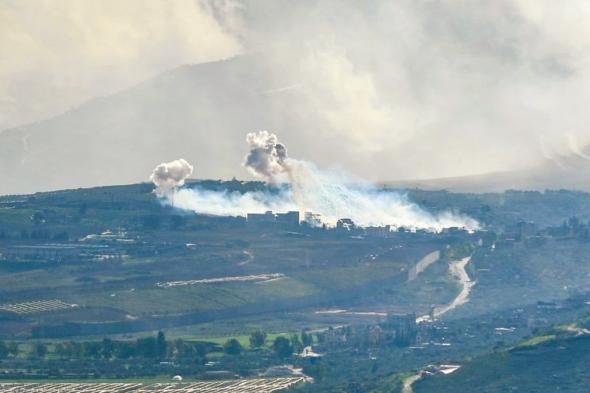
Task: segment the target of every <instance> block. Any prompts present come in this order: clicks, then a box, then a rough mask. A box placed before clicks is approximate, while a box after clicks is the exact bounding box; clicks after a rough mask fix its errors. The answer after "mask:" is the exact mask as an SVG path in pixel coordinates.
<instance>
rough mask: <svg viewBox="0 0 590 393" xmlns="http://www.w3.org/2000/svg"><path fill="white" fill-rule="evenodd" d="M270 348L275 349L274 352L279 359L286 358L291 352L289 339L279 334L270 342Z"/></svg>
mask: <svg viewBox="0 0 590 393" xmlns="http://www.w3.org/2000/svg"><path fill="white" fill-rule="evenodd" d="M272 348H273V350H274V351H275V354H276V355H277V356H278V357H279V358H281V359H285V358H288V357H289V356H291V355H292V354H293V347H292V346H291V341H289V339H288V338H287V337H283V336H279V337H277V338H275V341H274V342H273V343H272Z"/></svg>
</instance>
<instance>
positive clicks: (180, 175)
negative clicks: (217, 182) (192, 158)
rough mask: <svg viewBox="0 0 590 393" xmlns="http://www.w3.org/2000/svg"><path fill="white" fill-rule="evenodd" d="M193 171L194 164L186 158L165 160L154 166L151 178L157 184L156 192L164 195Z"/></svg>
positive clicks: (179, 185)
mask: <svg viewBox="0 0 590 393" xmlns="http://www.w3.org/2000/svg"><path fill="white" fill-rule="evenodd" d="M192 173H193V166H192V165H191V164H189V163H188V162H187V161H186V160H184V159H182V158H181V159H179V160H174V161H170V162H163V163H161V164H160V165H158V166H157V167H155V168H154V171H153V172H152V175H151V176H150V180H151V181H152V183H154V184H155V185H156V190H155V191H156V194H158V195H159V196H164V195H167V194H169V193H170V192H171V191H172V190H174V189H176V188H177V187H181V186H183V185H184V181H185V180H186V179H187V178H188V177H189V176H190V175H191V174H192Z"/></svg>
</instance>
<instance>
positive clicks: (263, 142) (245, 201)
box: [174, 131, 479, 232]
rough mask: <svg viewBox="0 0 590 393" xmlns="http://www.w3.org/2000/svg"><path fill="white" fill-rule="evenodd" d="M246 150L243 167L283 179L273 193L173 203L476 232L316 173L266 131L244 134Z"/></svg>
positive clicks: (469, 224) (211, 210)
mask: <svg viewBox="0 0 590 393" xmlns="http://www.w3.org/2000/svg"><path fill="white" fill-rule="evenodd" d="M246 141H247V142H248V144H249V146H250V152H249V153H248V155H247V157H246V161H245V163H244V165H245V166H246V167H247V168H248V169H249V170H250V171H251V172H252V173H254V174H256V175H257V176H260V177H262V178H264V179H265V180H267V181H269V182H272V183H275V182H276V181H277V180H278V179H280V178H282V176H283V175H285V177H286V181H287V183H288V184H287V185H286V186H284V187H280V188H279V190H278V191H275V192H271V191H268V192H260V191H258V192H246V193H240V192H232V193H230V192H219V191H211V190H205V189H201V188H198V187H197V188H193V189H188V188H184V189H181V190H179V191H178V192H177V193H175V196H174V198H175V199H174V205H175V206H176V207H178V208H183V209H187V210H193V211H195V212H197V213H201V214H213V215H227V216H245V215H247V214H248V213H262V212H265V211H267V210H272V211H274V212H286V211H291V210H299V211H300V212H308V211H309V212H313V213H318V214H320V215H321V217H322V222H323V223H325V224H327V225H329V226H334V225H335V224H336V222H337V221H338V219H340V218H351V219H352V220H353V221H354V222H355V223H356V224H357V225H359V226H363V227H366V226H383V225H391V226H392V227H394V228H401V227H404V228H408V229H427V230H431V231H436V232H438V231H441V230H443V229H444V228H450V227H460V228H465V229H468V230H476V229H478V228H479V224H478V223H477V221H475V220H473V219H472V218H469V217H466V216H463V215H460V214H455V213H452V212H444V213H441V214H433V213H430V212H427V211H425V210H424V209H422V208H420V207H419V206H418V205H416V204H414V203H412V202H411V201H409V200H408V198H407V197H406V196H405V195H403V194H401V193H399V192H395V191H392V190H386V189H378V188H377V187H375V186H374V185H371V184H366V183H363V182H359V181H352V180H351V179H349V178H347V176H346V175H342V174H338V173H334V172H330V171H325V170H320V169H318V168H317V167H316V166H315V165H313V164H311V163H308V162H305V161H301V160H296V159H293V158H289V157H287V149H286V148H285V146H284V145H282V144H281V143H279V142H278V138H277V137H276V135H274V134H272V133H269V132H267V131H261V132H258V133H250V134H248V136H247V138H246Z"/></svg>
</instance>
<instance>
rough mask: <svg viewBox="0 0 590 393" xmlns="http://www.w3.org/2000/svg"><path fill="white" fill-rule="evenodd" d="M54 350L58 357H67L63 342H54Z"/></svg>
mask: <svg viewBox="0 0 590 393" xmlns="http://www.w3.org/2000/svg"><path fill="white" fill-rule="evenodd" d="M54 351H55V354H56V355H57V356H58V357H59V358H60V359H67V358H68V354H67V350H66V346H65V344H62V343H57V344H55V350H54Z"/></svg>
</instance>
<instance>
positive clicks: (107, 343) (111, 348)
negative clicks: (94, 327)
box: [101, 337, 115, 360]
mask: <svg viewBox="0 0 590 393" xmlns="http://www.w3.org/2000/svg"><path fill="white" fill-rule="evenodd" d="M114 352H115V344H114V343H113V340H111V339H110V338H106V337H105V338H104V339H103V340H102V348H101V355H102V357H103V358H104V359H107V360H108V359H110V358H112V357H113V353H114Z"/></svg>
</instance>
